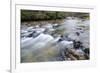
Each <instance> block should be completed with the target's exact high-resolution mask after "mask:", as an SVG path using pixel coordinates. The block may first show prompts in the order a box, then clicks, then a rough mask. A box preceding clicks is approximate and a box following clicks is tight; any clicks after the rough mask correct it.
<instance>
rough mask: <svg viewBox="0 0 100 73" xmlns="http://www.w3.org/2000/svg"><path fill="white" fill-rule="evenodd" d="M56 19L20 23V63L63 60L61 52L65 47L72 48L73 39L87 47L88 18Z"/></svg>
mask: <svg viewBox="0 0 100 73" xmlns="http://www.w3.org/2000/svg"><path fill="white" fill-rule="evenodd" d="M57 21H58V22H57ZM57 21H55V22H54V21H41V22H24V23H22V26H21V62H22V63H23V62H45V61H64V60H65V59H64V57H63V55H62V52H64V50H65V49H66V48H69V49H70V48H73V45H74V44H73V40H75V41H80V42H82V44H83V47H84V48H89V20H84V21H83V20H82V19H80V18H74V19H72V18H70V19H64V20H57ZM62 36H63V37H62ZM62 38H63V40H62Z"/></svg>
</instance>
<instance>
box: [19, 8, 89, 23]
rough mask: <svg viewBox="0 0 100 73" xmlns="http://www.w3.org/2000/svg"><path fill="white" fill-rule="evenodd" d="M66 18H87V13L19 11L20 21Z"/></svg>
mask: <svg viewBox="0 0 100 73" xmlns="http://www.w3.org/2000/svg"><path fill="white" fill-rule="evenodd" d="M67 16H75V17H80V18H89V14H88V13H75V12H60V11H59V12H58V11H37V10H21V21H40V20H56V19H65V18H66V17H67Z"/></svg>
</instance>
